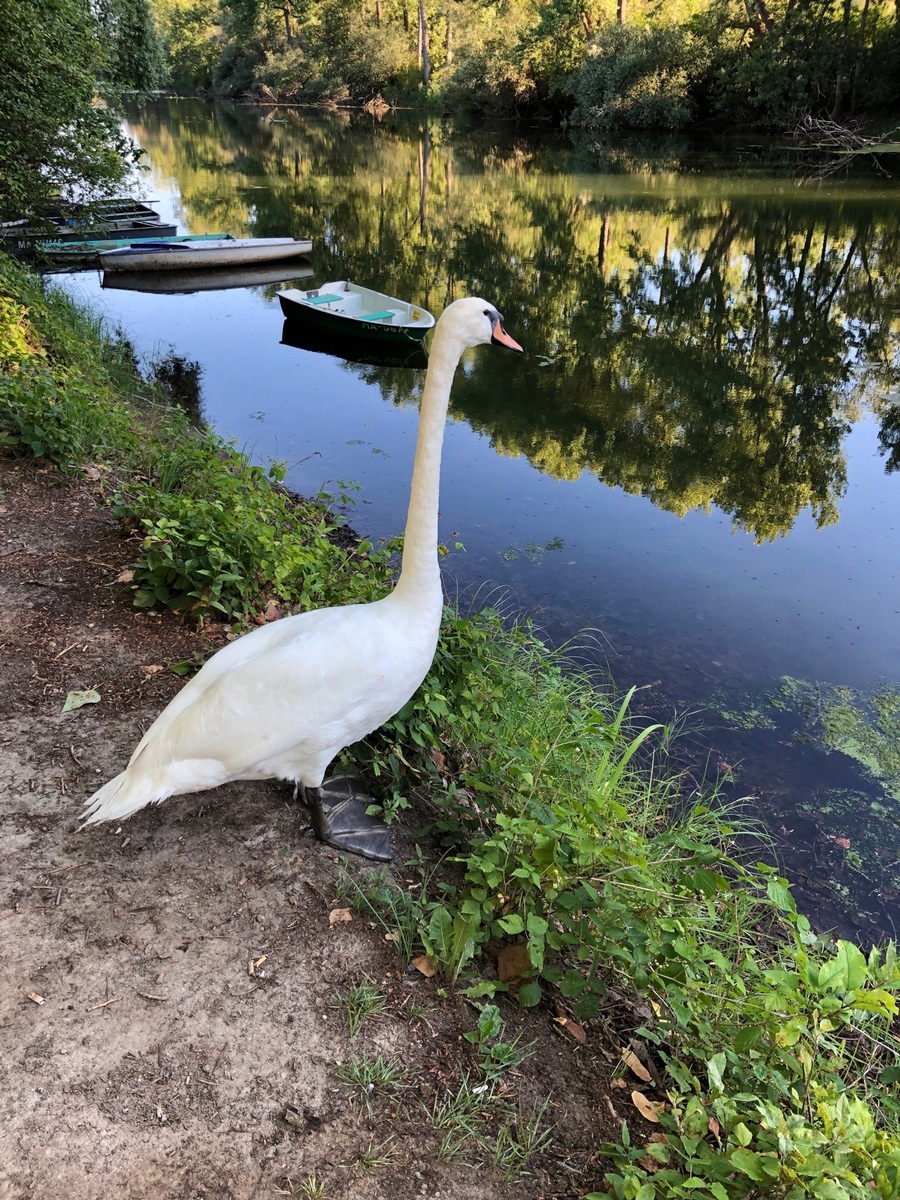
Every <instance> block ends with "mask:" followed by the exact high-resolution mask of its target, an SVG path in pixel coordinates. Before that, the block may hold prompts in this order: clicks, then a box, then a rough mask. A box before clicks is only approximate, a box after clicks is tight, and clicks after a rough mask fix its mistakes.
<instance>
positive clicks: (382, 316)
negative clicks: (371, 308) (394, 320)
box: [359, 308, 394, 321]
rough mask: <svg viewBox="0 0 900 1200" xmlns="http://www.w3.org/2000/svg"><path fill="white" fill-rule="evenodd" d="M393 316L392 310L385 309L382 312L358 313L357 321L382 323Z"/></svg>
mask: <svg viewBox="0 0 900 1200" xmlns="http://www.w3.org/2000/svg"><path fill="white" fill-rule="evenodd" d="M393 316H394V310H393V309H391V308H386V309H385V310H384V312H376V313H360V314H359V319H360V320H361V321H384V320H386V319H387V318H388V317H393Z"/></svg>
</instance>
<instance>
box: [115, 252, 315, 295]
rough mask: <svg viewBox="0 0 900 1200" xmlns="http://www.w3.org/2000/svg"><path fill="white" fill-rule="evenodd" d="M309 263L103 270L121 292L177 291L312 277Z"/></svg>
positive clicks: (298, 260)
mask: <svg viewBox="0 0 900 1200" xmlns="http://www.w3.org/2000/svg"><path fill="white" fill-rule="evenodd" d="M312 273H313V269H312V267H311V266H310V265H309V263H304V262H302V261H301V260H300V259H293V260H291V261H290V265H285V264H284V263H281V264H279V263H262V264H261V265H252V266H249V267H218V268H217V269H216V270H214V271H209V270H206V271H201V270H196V271H112V272H106V271H104V272H103V278H102V280H101V283H100V286H101V287H103V288H112V289H113V290H115V291H120V292H158V293H164V294H171V295H175V294H178V293H182V294H184V293H187V292H220V291H224V290H225V289H226V288H241V287H263V286H265V285H267V284H272V283H280V284H285V283H287V282H288V281H291V282H293V281H294V280H295V279H297V280H299V279H308V278H309V277H310V276H311V275H312Z"/></svg>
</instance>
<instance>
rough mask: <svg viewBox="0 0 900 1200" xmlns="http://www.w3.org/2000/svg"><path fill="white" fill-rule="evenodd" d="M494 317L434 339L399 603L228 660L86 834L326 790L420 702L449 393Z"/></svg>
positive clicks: (202, 680)
mask: <svg viewBox="0 0 900 1200" xmlns="http://www.w3.org/2000/svg"><path fill="white" fill-rule="evenodd" d="M492 317H493V318H497V314H496V311H495V310H494V309H493V308H492V307H491V306H490V305H486V304H485V302H484V301H483V300H475V299H468V300H460V301H457V302H456V303H455V304H452V305H450V307H449V308H448V309H447V310H446V312H445V313H444V314H443V315H442V317H441V319H440V321H439V322H438V325H437V327H436V329H435V336H434V345H433V347H432V352H431V359H430V365H429V369H428V375H427V377H426V383H425V388H424V392H423V397H422V415H421V418H420V431H419V441H418V445H417V448H416V462H415V467H414V471H413V483H412V491H411V497H410V509H409V518H408V521H407V528H406V542H405V549H404V556H403V569H402V571H401V575H400V580H399V582H398V584H397V587H396V588H395V589H394V591H393V592H392V593H391V594H390V595H389V596H386V597H385V598H384V599H382V600H378V601H375V602H374V603H371V604H351V605H346V606H343V607H337V608H326V609H317V610H315V611H313V612H307V613H300V614H298V615H297V616H293V617H287V618H285V619H283V620H280V621H275V622H273V623H271V624H269V625H264V626H261V627H260V628H258V629H255V630H253V631H252V632H251V633H248V634H245V635H244V636H243V637H240V638H238V639H237V640H236V641H234V642H232V643H230V644H229V645H228V646H225V647H224V648H223V649H221V650H219V651H218V653H216V654H215V655H213V657H212V658H210V659H209V661H208V662H207V663H206V664H205V665H204V666H203V668H202V669H201V670H200V671H199V672H198V673H197V674H196V675H195V676H194V678H193V679H191V680H190V681H189V682H188V683H186V684H185V686H184V687H183V688H182V689H181V691H180V692H179V693H178V695H176V696H175V697H174V699H173V700H172V701H171V703H170V704H169V705H168V706H167V707H166V708H165V709H164V710H163V712H162V713H160V715H159V717H157V719H156V721H154V723H153V725H151V727H150V728H149V729H148V730H147V732H146V733H145V734H144V736H143V738H142V739H141V741H140V742H139V743H138V745H137V747H136V749H135V751H134V754H133V755H132V756H131V760H130V761H129V763H128V766H127V767H126V769H125V770H124V771H123V772H121V774H119V775H117V776H116V777H115V778H114V779H111V780H110V781H109V782H108V783H106V784H104V785H103V787H101V788H99V789H98V790H97V791H96V792H95V793H94V795H93V796H91V798H90V799H89V800H88V801H87V805H86V807H87V813H88V815H87V817H86V819H85V823H86V824H89V825H90V824H94V823H96V822H99V821H113V820H119V819H121V818H123V817H127V816H130V815H131V814H132V813H134V812H137V811H138V809H140V808H143V807H144V806H145V805H148V804H158V803H160V802H162V801H163V800H165V799H167V798H168V797H169V796H174V795H181V794H182V793H185V792H198V791H204V790H206V789H208V788H213V787H217V786H219V785H220V784H222V783H227V782H230V781H232V780H239V779H268V778H281V779H287V780H291V781H293V782H297V783H301V784H304V785H305V786H307V787H318V785H319V784H320V783H321V782H322V778H323V776H324V773H325V770H326V768H327V767H328V765H329V763H330V762H331V761H332V759H333V758H334V757H335V755H336V754H337V753H338V752H339V751H340V750H341V749H343V748H344V747H345V746H349V745H351V744H352V743H353V742H356V741H358V740H359V739H360V738H363V737H365V736H366V735H367V734H369V733H371V732H372V731H373V730H374V729H377V728H378V726H379V725H382V724H383V723H384V722H385V721H386V720H388V719H389V718H390V717H391V716H393V715H394V713H396V712H398V711H399V709H401V708H402V707H403V705H404V704H405V703H406V702H407V701H408V700H409V699H410V697H411V696H413V694H414V693H415V691H416V689H417V688H418V687H419V685H420V684H421V682H422V680H423V679H424V678H425V675H426V674H427V673H428V669H429V667H430V666H431V662H432V659H433V657H434V651H435V646H436V644H437V636H438V630H439V627H440V616H441V608H442V603H443V593H442V589H441V582H440V572H439V569H438V565H437V504H438V476H439V472H440V449H441V440H442V437H443V426H444V421H445V418H446V411H447V403H448V400H449V394H450V383H451V380H452V376H453V373H454V371H455V369H456V365H457V362H458V361H459V357H460V354H461V353H462V351H463V350H464V349H466V348H467V347H469V346H475V345H478V344H480V343H484V342H488V341H490V340H491V336H492V333H493V329H494V327H495V326H494V325H492V320H491V318H492ZM497 320H499V318H497ZM504 336H505V335H504ZM512 344H513V345H515V343H512Z"/></svg>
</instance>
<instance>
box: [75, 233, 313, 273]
mask: <svg viewBox="0 0 900 1200" xmlns="http://www.w3.org/2000/svg"><path fill="white" fill-rule="evenodd" d="M311 249H312V242H311V241H309V239H308V238H243V239H241V238H235V239H234V240H224V239H223V240H218V239H216V240H213V241H207V242H201V243H191V242H190V241H186V242H167V243H161V244H160V245H158V246H156V247H152V248H151V247H149V246H137V247H136V248H135V247H131V246H129V247H126V248H122V249H120V250H101V251H100V252H99V254H98V256H97V258H98V265H99V266H100V267H101V268H102V269H103V270H104V271H187V270H196V269H202V270H206V269H207V268H211V269H216V270H217V269H218V268H220V267H239V266H240V267H245V266H253V265H255V264H258V263H269V262H278V261H280V260H281V259H286V258H300V257H302V256H303V255H305V254H308V253H309V252H310V250H311Z"/></svg>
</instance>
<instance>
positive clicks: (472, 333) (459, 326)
mask: <svg viewBox="0 0 900 1200" xmlns="http://www.w3.org/2000/svg"><path fill="white" fill-rule="evenodd" d="M438 325H442V326H443V327H444V328H445V329H447V327H448V326H449V327H450V329H449V330H448V332H451V331H452V334H453V336H454V337H455V338H457V339H458V340H459V342H460V344H461V346H462V348H463V349H465V350H468V349H469V348H470V347H471V346H484V345H486V344H489V343H493V344H494V345H495V346H506V347H507V348H508V349H510V350H518V351H520V352H521V351H522V347H521V346H520V345H519V343H518V342H517V341H516V340H515V338H511V337H510V336H509V334H508V333H507V332H506V330H505V329H504V328H503V318H502V316H501V315H500V313H498V312H497V310H496V308H494V306H493V304H488V302H487V300H479V299H478V297H477V296H467V297H466V298H465V299H464V300H454V301H453V303H452V304H448V306H447V307H446V308H445V309H444V311H443V312H442V313H441V316H440V320H439V321H438Z"/></svg>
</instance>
